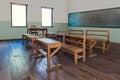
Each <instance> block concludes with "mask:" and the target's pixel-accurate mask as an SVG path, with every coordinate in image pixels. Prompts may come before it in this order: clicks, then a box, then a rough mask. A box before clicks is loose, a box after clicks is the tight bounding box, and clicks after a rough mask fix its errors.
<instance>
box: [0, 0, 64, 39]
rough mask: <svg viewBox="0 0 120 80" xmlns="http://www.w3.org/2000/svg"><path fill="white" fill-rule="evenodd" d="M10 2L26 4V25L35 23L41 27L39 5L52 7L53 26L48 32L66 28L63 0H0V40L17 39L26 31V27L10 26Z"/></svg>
mask: <svg viewBox="0 0 120 80" xmlns="http://www.w3.org/2000/svg"><path fill="white" fill-rule="evenodd" d="M10 3H20V4H28V10H27V11H28V27H30V26H31V25H37V27H41V6H44V7H52V8H54V23H55V25H54V27H52V28H49V29H48V31H50V32H52V31H53V32H57V30H59V29H61V30H65V29H66V4H65V0H0V40H1V39H17V38H21V35H22V34H23V33H26V30H27V28H11V6H10Z"/></svg>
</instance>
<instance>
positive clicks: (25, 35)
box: [22, 34, 31, 45]
mask: <svg viewBox="0 0 120 80" xmlns="http://www.w3.org/2000/svg"><path fill="white" fill-rule="evenodd" d="M30 35H31V34H22V44H23V45H25V44H26V37H27V36H30Z"/></svg>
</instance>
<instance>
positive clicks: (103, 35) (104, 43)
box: [86, 30, 110, 53]
mask: <svg viewBox="0 0 120 80" xmlns="http://www.w3.org/2000/svg"><path fill="white" fill-rule="evenodd" d="M86 37H88V38H95V39H96V40H97V43H96V45H95V48H99V49H102V50H103V53H105V52H109V46H110V33H109V31H108V30H86Z"/></svg>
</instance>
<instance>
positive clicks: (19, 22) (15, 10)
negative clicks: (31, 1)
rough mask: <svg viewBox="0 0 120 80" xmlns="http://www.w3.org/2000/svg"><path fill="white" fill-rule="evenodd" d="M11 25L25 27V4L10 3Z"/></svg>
mask: <svg viewBox="0 0 120 80" xmlns="http://www.w3.org/2000/svg"><path fill="white" fill-rule="evenodd" d="M11 26H12V27H27V5H25V4H16V3H11Z"/></svg>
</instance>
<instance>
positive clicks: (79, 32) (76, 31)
mask: <svg viewBox="0 0 120 80" xmlns="http://www.w3.org/2000/svg"><path fill="white" fill-rule="evenodd" d="M69 34H80V35H83V34H84V31H83V30H69Z"/></svg>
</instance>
